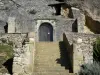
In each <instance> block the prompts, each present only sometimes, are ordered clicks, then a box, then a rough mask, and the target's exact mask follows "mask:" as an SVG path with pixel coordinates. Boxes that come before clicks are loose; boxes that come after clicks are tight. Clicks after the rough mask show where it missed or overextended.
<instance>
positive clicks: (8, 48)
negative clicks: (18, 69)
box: [0, 44, 13, 73]
mask: <svg viewBox="0 0 100 75" xmlns="http://www.w3.org/2000/svg"><path fill="white" fill-rule="evenodd" d="M10 58H13V47H12V45H7V44H0V73H4V72H7V70H6V69H5V68H4V66H3V64H4V63H5V62H6V61H7V60H8V59H10Z"/></svg>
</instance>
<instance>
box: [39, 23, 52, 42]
mask: <svg viewBox="0 0 100 75" xmlns="http://www.w3.org/2000/svg"><path fill="white" fill-rule="evenodd" d="M39 41H53V27H52V25H50V24H49V23H43V24H42V25H41V26H40V28H39Z"/></svg>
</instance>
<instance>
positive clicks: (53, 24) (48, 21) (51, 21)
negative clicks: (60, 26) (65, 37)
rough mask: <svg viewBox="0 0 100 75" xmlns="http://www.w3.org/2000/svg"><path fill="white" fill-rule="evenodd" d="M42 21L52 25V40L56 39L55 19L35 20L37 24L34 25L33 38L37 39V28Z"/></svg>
mask: <svg viewBox="0 0 100 75" xmlns="http://www.w3.org/2000/svg"><path fill="white" fill-rule="evenodd" d="M42 23H49V24H50V25H51V26H52V27H53V41H56V35H55V32H56V22H55V20H37V24H36V26H35V35H36V36H35V40H36V41H37V42H38V41H39V28H40V26H41V25H42Z"/></svg>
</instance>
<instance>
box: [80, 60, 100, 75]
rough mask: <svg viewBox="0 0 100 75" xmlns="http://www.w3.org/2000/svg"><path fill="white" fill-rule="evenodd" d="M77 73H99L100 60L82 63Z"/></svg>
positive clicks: (86, 74) (97, 74) (90, 74)
mask: <svg viewBox="0 0 100 75" xmlns="http://www.w3.org/2000/svg"><path fill="white" fill-rule="evenodd" d="M79 75H100V62H96V61H94V63H91V64H89V63H88V64H84V65H82V66H81V70H80V72H79Z"/></svg>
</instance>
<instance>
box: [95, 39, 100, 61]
mask: <svg viewBox="0 0 100 75" xmlns="http://www.w3.org/2000/svg"><path fill="white" fill-rule="evenodd" d="M93 56H94V60H96V61H100V38H97V39H96V41H95V42H94V44H93Z"/></svg>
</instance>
